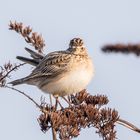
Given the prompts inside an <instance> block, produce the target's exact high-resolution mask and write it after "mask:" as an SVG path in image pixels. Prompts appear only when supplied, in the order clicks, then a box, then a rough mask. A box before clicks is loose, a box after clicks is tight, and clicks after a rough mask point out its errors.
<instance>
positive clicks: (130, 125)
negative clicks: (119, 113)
mask: <svg viewBox="0 0 140 140" xmlns="http://www.w3.org/2000/svg"><path fill="white" fill-rule="evenodd" d="M117 123H118V124H120V125H123V126H124V127H127V128H129V129H131V130H133V131H135V132H138V133H140V129H139V128H137V127H136V126H135V125H133V124H132V123H130V122H128V121H126V120H123V119H119V120H118V121H117Z"/></svg>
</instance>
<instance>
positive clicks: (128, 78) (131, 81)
mask: <svg viewBox="0 0 140 140" xmlns="http://www.w3.org/2000/svg"><path fill="white" fill-rule="evenodd" d="M10 20H12V21H15V20H16V21H18V22H23V23H24V24H25V25H30V26H31V27H33V29H34V31H37V32H39V33H42V35H43V37H44V39H45V40H46V45H47V47H46V49H45V53H48V52H50V51H55V50H61V49H66V48H67V47H68V43H69V40H70V39H72V38H74V37H81V38H83V39H84V42H85V44H86V46H87V48H88V50H89V53H90V55H91V57H92V58H93V61H94V64H95V68H96V74H95V77H94V78H93V80H92V82H91V83H90V85H89V86H88V91H89V92H90V93H91V94H92V95H94V94H105V95H107V96H108V97H109V100H110V103H109V105H108V106H110V107H112V108H115V109H116V110H118V111H119V114H120V116H121V117H122V118H124V119H126V120H128V121H130V122H132V123H134V124H136V125H137V126H139V127H140V111H139V107H140V101H139V98H140V77H139V73H140V57H136V56H135V55H123V54H103V53H102V52H101V50H100V49H101V47H102V46H103V45H104V44H107V43H121V42H123V43H129V42H131V43H139V42H140V1H139V0H69V1H68V0H59V1H58V0H40V1H39V0H11V1H10V0H9V1H8V0H3V1H2V0H1V1H0V41H1V45H0V54H1V55H0V65H2V64H4V63H5V62H8V61H9V60H11V62H19V61H18V60H16V59H15V57H16V55H24V56H26V55H27V53H26V52H25V50H24V47H28V46H29V45H28V44H27V43H25V41H24V40H23V38H22V37H21V36H19V35H18V34H17V33H15V32H13V31H9V30H8V24H9V21H10ZM29 47H30V46H29ZM30 48H31V47H30ZM30 70H31V68H30V67H29V66H26V67H25V68H23V69H21V70H20V71H18V72H15V73H13V77H14V78H15V79H16V78H19V77H24V76H26V75H27V74H29V72H30ZM17 88H19V89H21V90H23V91H25V92H27V93H28V94H29V95H30V96H31V97H33V98H34V99H35V100H37V101H39V99H40V96H41V95H44V94H43V93H42V92H41V91H40V90H38V89H37V88H36V87H32V86H27V85H21V86H18V87H17ZM44 96H45V97H48V95H44ZM0 111H1V113H0V139H1V140H31V139H33V140H49V139H51V138H52V137H51V131H49V132H47V133H46V134H44V133H42V132H41V131H40V127H39V125H38V122H37V117H38V116H39V114H40V112H39V110H38V109H37V108H36V107H35V106H34V105H33V104H32V103H31V102H30V101H29V100H27V99H26V98H25V97H23V96H21V95H19V93H16V92H14V91H11V90H8V89H0ZM117 137H118V139H119V140H125V139H127V140H139V139H140V135H139V134H137V133H135V132H132V131H131V130H128V129H126V128H124V127H122V126H118V127H117ZM76 139H77V140H85V139H89V140H91V139H94V140H99V139H101V138H99V136H98V135H97V134H95V129H93V128H90V129H85V130H82V131H81V135H80V136H79V137H78V138H76Z"/></svg>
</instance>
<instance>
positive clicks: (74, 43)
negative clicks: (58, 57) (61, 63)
mask: <svg viewBox="0 0 140 140" xmlns="http://www.w3.org/2000/svg"><path fill="white" fill-rule="evenodd" d="M68 50H69V51H71V52H72V53H74V54H80V55H85V54H87V50H86V48H85V46H84V42H83V40H82V39H80V38H73V39H72V40H71V41H70V43H69V48H68Z"/></svg>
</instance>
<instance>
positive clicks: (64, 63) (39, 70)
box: [28, 51, 71, 79]
mask: <svg viewBox="0 0 140 140" xmlns="http://www.w3.org/2000/svg"><path fill="white" fill-rule="evenodd" d="M70 57H71V54H70V53H69V52H66V51H59V52H52V53H49V54H48V55H46V56H45V57H44V58H43V60H42V61H41V62H40V63H39V65H38V66H37V67H36V68H35V69H34V70H33V71H32V73H31V74H30V75H29V76H28V78H29V79H30V78H31V79H32V78H39V77H43V76H48V77H49V76H51V77H53V76H56V75H58V74H59V73H62V72H64V71H67V68H68V63H69V61H70Z"/></svg>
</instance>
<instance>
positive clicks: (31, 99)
mask: <svg viewBox="0 0 140 140" xmlns="http://www.w3.org/2000/svg"><path fill="white" fill-rule="evenodd" d="M4 87H5V88H9V89H12V90H15V91H17V92H19V93H20V94H22V95H24V96H25V97H27V98H28V99H29V100H30V101H32V102H33V103H34V104H35V105H36V106H37V107H38V108H40V109H42V108H41V106H40V105H39V104H38V103H37V102H36V101H35V100H34V99H33V98H31V97H30V96H29V95H27V94H26V93H24V92H23V91H20V90H18V89H16V88H14V87H10V86H7V85H5V86H4Z"/></svg>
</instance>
